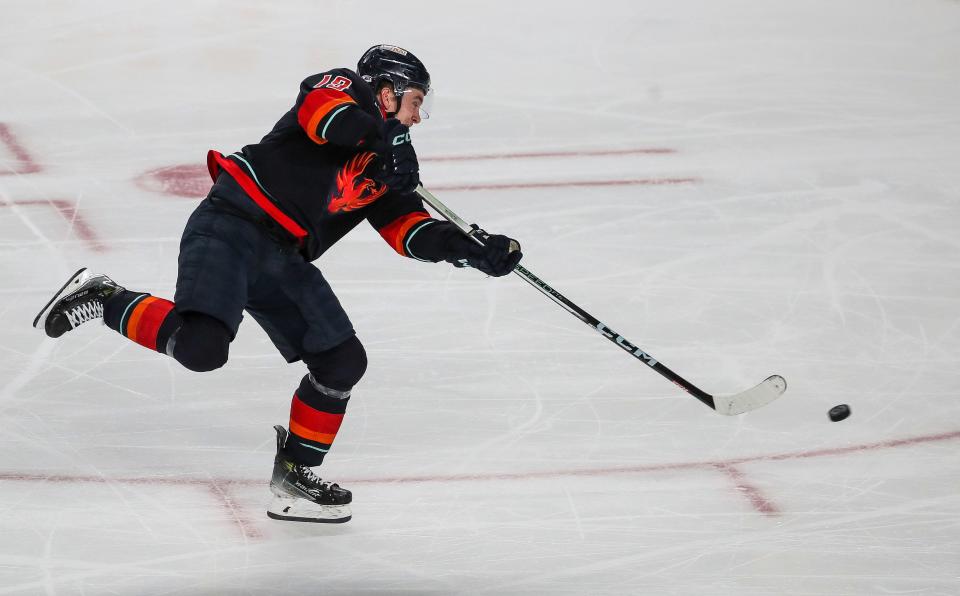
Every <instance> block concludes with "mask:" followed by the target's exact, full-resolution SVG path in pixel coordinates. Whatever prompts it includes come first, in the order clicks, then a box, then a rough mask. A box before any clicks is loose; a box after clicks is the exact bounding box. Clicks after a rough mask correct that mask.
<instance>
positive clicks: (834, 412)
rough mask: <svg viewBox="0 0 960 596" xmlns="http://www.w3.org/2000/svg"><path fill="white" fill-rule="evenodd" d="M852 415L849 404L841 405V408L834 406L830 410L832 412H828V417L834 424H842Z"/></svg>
mask: <svg viewBox="0 0 960 596" xmlns="http://www.w3.org/2000/svg"><path fill="white" fill-rule="evenodd" d="M849 415H850V406H848V405H847V404H840V405H839V406H833V407H832V408H830V411H829V412H827V416H829V417H830V420H832V421H834V422H840V421H841V420H844V419H845V418H846V417H847V416H849Z"/></svg>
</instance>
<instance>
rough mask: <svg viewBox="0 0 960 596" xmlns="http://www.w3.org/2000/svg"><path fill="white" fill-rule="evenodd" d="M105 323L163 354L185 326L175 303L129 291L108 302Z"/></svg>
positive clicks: (105, 308)
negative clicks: (174, 306)
mask: <svg viewBox="0 0 960 596" xmlns="http://www.w3.org/2000/svg"><path fill="white" fill-rule="evenodd" d="M104 322H106V324H107V326H108V327H110V328H112V329H114V330H115V331H118V332H119V333H120V335H123V336H124V337H126V338H128V339H130V340H132V341H135V342H137V343H138V344H140V345H141V346H144V347H146V348H150V349H151V350H156V351H158V352H160V353H165V351H166V346H167V340H168V339H169V338H170V336H171V335H172V334H173V332H174V331H176V330H177V328H179V327H180V325H181V323H182V321H181V319H180V316H179V315H178V314H177V311H175V310H174V308H173V302H170V301H169V300H164V299H163V298H157V297H155V296H151V295H150V294H142V293H137V292H129V291H124V292H121V293H120V294H118V295H116V296H112V297H111V298H110V300H108V302H107V304H106V305H105V306H104Z"/></svg>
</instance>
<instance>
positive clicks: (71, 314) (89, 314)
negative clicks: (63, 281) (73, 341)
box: [64, 300, 103, 327]
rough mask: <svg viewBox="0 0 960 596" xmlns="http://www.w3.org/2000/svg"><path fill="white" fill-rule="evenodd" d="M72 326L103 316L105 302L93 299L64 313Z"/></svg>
mask: <svg viewBox="0 0 960 596" xmlns="http://www.w3.org/2000/svg"><path fill="white" fill-rule="evenodd" d="M64 314H66V315H67V320H68V321H70V325H71V326H72V327H76V326H77V325H81V324H83V323H86V322H87V321H89V320H91V319H96V318H99V317H102V316H103V303H102V302H100V301H99V300H91V301H89V302H84V303H83V304H79V305H77V306H75V307H73V308H71V309H70V310H68V311H66V313H64Z"/></svg>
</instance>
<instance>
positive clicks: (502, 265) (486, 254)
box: [447, 224, 523, 277]
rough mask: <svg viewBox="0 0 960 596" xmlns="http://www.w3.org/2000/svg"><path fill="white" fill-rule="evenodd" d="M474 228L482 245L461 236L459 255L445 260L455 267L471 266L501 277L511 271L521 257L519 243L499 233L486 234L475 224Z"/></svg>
mask: <svg viewBox="0 0 960 596" xmlns="http://www.w3.org/2000/svg"><path fill="white" fill-rule="evenodd" d="M474 228H476V232H474V236H476V237H477V238H479V239H480V240H482V241H483V246H480V245H479V244H477V243H476V242H474V241H473V240H471V239H469V238H467V237H466V236H461V237H462V238H463V240H464V243H463V244H462V245H461V246H460V247H459V248H460V252H461V253H462V254H461V256H459V257H451V258H449V259H447V260H448V261H449V262H451V263H453V264H454V266H456V267H473V268H474V269H479V270H480V271H483V272H484V273H486V274H487V275H492V276H493V277H502V276H504V275H508V274H509V273H510V272H512V271H513V270H514V268H515V267H516V266H517V263H519V262H520V259H522V258H523V253H522V252H520V243H519V242H517V241H516V240H514V239H513V238H508V237H507V236H503V235H501V234H488V233H486V232H485V231H483V230H481V229H480V228H477V227H476V224H474Z"/></svg>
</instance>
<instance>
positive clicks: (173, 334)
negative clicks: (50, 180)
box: [34, 203, 256, 371]
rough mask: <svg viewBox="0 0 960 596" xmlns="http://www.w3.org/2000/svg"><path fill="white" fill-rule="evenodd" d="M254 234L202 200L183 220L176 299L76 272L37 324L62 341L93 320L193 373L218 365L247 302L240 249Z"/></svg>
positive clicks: (84, 272) (253, 230) (83, 270)
mask: <svg viewBox="0 0 960 596" xmlns="http://www.w3.org/2000/svg"><path fill="white" fill-rule="evenodd" d="M253 232H255V229H253V228H252V226H251V225H250V224H249V223H248V222H246V221H244V220H242V219H238V218H234V217H230V216H223V215H222V214H220V213H218V212H216V211H215V210H212V209H211V208H210V206H209V205H208V204H206V203H203V204H201V206H200V207H198V208H197V210H196V211H195V212H194V214H193V215H192V216H191V217H190V220H189V221H188V222H187V226H186V228H185V229H184V234H183V239H182V240H181V245H180V260H179V265H180V267H179V276H178V280H177V295H176V300H175V302H171V301H170V300H167V299H164V298H160V297H157V296H152V295H150V294H148V293H145V292H137V291H131V290H128V289H126V288H124V287H122V286H120V285H118V284H117V283H116V282H114V281H113V280H112V279H110V278H109V277H107V276H105V275H100V274H94V273H91V272H89V271H87V270H86V269H81V270H80V271H78V272H77V273H76V274H74V275H73V276H72V277H71V278H70V279H69V280H68V281H67V283H66V284H64V286H63V287H62V288H61V289H60V290H59V291H58V292H57V293H56V294H55V295H54V297H53V298H52V299H51V300H50V301H49V302H48V303H47V305H46V306H44V308H43V310H41V312H40V314H39V315H37V318H36V319H35V320H34V326H35V327H37V326H40V325H41V324H42V326H43V329H44V331H45V332H46V333H47V335H49V336H50V337H60V336H62V335H64V334H65V333H67V332H68V331H72V330H73V329H75V328H76V327H78V326H79V325H81V324H83V323H86V322H88V321H91V320H102V321H103V323H104V324H106V325H107V327H109V328H111V329H113V330H114V331H117V332H118V333H120V334H121V335H123V336H124V337H126V338H128V339H130V340H131V341H134V342H136V343H138V344H140V345H142V346H144V347H146V348H149V349H151V350H155V351H157V352H159V353H161V354H167V355H169V356H172V357H174V358H175V359H176V360H177V361H179V362H180V363H181V364H183V365H184V366H185V367H187V368H189V369H190V370H194V371H208V370H213V369H215V368H219V367H220V366H223V364H224V363H225V362H226V360H227V354H228V349H229V344H230V342H231V341H232V340H233V337H234V336H235V335H236V331H237V327H238V325H239V323H240V319H241V318H242V311H243V306H244V302H245V300H246V280H247V268H248V263H247V260H248V259H247V258H246V257H245V252H244V249H245V248H247V247H248V245H249V244H250V242H251V241H252V239H255V237H256V236H255V235H252V233H253Z"/></svg>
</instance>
